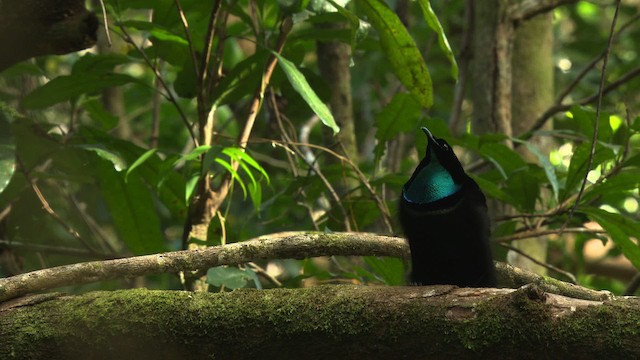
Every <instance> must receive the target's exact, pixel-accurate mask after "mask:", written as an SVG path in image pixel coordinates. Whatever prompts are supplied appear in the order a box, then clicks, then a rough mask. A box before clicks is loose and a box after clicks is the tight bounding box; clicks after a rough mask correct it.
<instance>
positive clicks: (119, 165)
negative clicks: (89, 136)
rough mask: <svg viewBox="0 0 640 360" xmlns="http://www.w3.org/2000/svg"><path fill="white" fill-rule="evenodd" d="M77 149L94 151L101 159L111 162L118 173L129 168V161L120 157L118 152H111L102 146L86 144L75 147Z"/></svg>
mask: <svg viewBox="0 0 640 360" xmlns="http://www.w3.org/2000/svg"><path fill="white" fill-rule="evenodd" d="M75 147H78V148H80V149H85V150H88V151H93V152H94V153H96V154H97V155H98V156H100V157H101V158H103V159H105V160H107V161H109V162H111V163H112V164H113V168H114V169H115V170H116V171H122V170H124V169H126V168H127V161H126V160H125V159H123V158H122V155H120V154H119V153H118V152H117V151H111V150H110V149H108V148H106V147H105V146H103V145H102V144H84V145H75Z"/></svg>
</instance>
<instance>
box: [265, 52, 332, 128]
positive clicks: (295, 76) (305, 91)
mask: <svg viewBox="0 0 640 360" xmlns="http://www.w3.org/2000/svg"><path fill="white" fill-rule="evenodd" d="M273 54H274V55H275V56H276V57H277V58H278V64H280V67H281V68H282V70H283V71H284V73H285V74H286V75H287V79H289V82H290V83H291V86H293V88H294V89H295V90H296V91H297V92H298V94H300V96H302V98H303V99H304V101H305V102H306V103H307V104H308V105H309V107H310V108H311V110H313V112H314V113H315V114H316V115H318V117H319V118H320V120H322V123H323V124H325V125H326V126H328V127H330V128H331V130H333V133H334V134H337V133H338V132H339V131H340V128H339V127H338V124H337V123H336V120H335V119H334V118H333V115H332V114H331V110H329V108H328V107H327V105H325V103H323V102H322V100H320V98H319V97H318V95H316V92H315V91H313V89H312V88H311V86H310V85H309V83H308V82H307V79H306V78H305V77H304V75H303V74H302V73H301V72H300V70H298V68H296V66H295V65H294V64H293V63H292V62H291V61H289V60H287V59H285V58H284V57H282V55H280V54H278V53H276V52H274V53H273Z"/></svg>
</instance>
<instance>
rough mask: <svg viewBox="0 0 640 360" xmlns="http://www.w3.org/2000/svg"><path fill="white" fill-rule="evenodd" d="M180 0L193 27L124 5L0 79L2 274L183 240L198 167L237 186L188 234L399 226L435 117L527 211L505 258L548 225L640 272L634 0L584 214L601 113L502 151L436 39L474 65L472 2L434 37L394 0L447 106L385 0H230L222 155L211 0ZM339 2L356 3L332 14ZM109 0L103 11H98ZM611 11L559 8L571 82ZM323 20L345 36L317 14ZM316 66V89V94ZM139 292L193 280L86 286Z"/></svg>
mask: <svg viewBox="0 0 640 360" xmlns="http://www.w3.org/2000/svg"><path fill="white" fill-rule="evenodd" d="M180 3H181V5H182V9H183V11H184V14H185V17H186V19H187V21H188V25H189V33H190V37H187V36H186V35H185V31H184V28H183V24H182V22H181V19H180V16H179V11H178V10H177V8H176V2H174V1H169V0H161V1H159V0H136V1H118V0H109V1H106V5H107V14H108V19H109V33H110V35H111V38H112V39H111V41H112V44H111V45H110V46H109V45H108V44H107V39H106V38H105V31H104V30H100V34H99V36H100V40H99V41H100V45H99V46H98V47H96V48H95V49H91V50H89V51H85V52H81V53H75V54H71V55H67V56H51V57H42V58H38V59H35V60H33V61H29V62H25V63H21V64H18V65H15V66H13V67H12V68H10V69H8V70H6V71H4V72H3V73H2V74H0V241H1V242H0V276H10V275H15V274H18V273H22V272H26V271H30V270H34V269H38V268H44V267H51V266H56V265H61V264H69V263H75V262H80V261H86V260H91V259H108V258H115V257H124V256H131V255H140V254H150V253H157V252H163V251H171V250H178V249H181V248H182V247H183V244H182V236H183V231H184V227H185V221H186V219H187V216H188V214H189V211H188V204H189V202H190V200H191V199H192V196H193V194H194V192H196V191H197V190H196V183H197V180H198V178H199V177H200V176H201V175H202V169H203V168H204V169H207V170H208V171H210V173H209V174H210V176H211V180H212V182H214V183H216V182H219V181H220V179H221V178H222V177H223V176H224V175H225V174H227V173H229V172H231V174H232V177H233V179H234V183H233V187H232V192H231V194H230V195H229V197H228V198H227V199H226V201H225V203H224V206H223V207H221V208H220V209H219V212H218V214H217V216H216V217H215V218H214V219H213V220H212V221H211V223H210V225H209V234H208V236H207V239H191V241H193V242H200V243H202V244H206V245H219V244H225V243H232V242H238V241H243V240H246V239H250V238H254V237H257V236H259V235H263V234H269V233H274V232H279V231H291V230H318V231H347V230H349V231H369V232H377V233H391V234H396V235H400V233H401V231H400V229H399V226H398V223H397V221H396V215H395V213H396V206H397V200H396V199H397V196H398V193H399V189H400V187H401V186H402V184H403V183H404V181H406V179H407V178H408V176H409V175H410V174H411V172H412V170H413V169H414V167H415V166H416V164H417V162H418V161H419V158H420V157H421V154H422V153H423V151H424V147H425V145H426V139H423V138H422V137H421V136H420V135H417V136H416V134H418V133H419V132H418V131H417V129H418V128H419V126H421V125H427V126H428V127H429V128H430V129H431V130H432V132H433V133H434V134H436V136H438V137H442V138H445V139H447V140H448V141H449V142H450V143H451V144H453V145H455V146H456V147H457V149H456V151H457V152H458V153H459V154H460V155H461V158H462V159H463V162H464V163H465V164H467V168H468V169H470V170H471V171H472V172H473V176H474V178H475V179H476V180H477V181H478V183H479V184H480V186H481V187H482V188H483V190H484V191H485V193H486V194H487V196H488V197H490V198H494V199H497V200H499V201H502V202H505V203H508V204H511V205H513V206H514V207H515V208H516V209H517V214H516V215H513V216H509V217H502V218H499V219H495V224H494V225H495V226H494V238H495V240H496V242H495V253H496V255H497V260H500V261H504V259H505V253H506V250H505V247H504V246H502V245H501V244H506V245H507V246H508V244H510V243H511V242H514V241H518V239H520V238H526V237H535V236H539V235H541V234H544V235H550V236H551V241H550V247H549V254H548V265H549V266H548V267H549V268H550V269H552V271H551V275H553V276H557V277H559V278H561V279H563V280H571V279H573V280H574V281H576V282H577V283H579V284H581V285H584V286H590V287H595V288H606V289H610V290H612V291H613V292H615V293H621V292H623V291H624V290H625V288H626V287H627V286H628V285H629V283H630V282H631V280H632V279H633V278H634V276H636V275H637V273H638V271H637V269H638V268H640V248H639V247H638V245H637V236H638V234H640V223H639V222H638V207H639V204H638V185H639V184H640V169H639V166H640V153H639V151H638V150H639V149H640V135H639V133H640V118H638V115H637V114H638V108H639V106H640V92H639V91H638V90H639V89H638V88H639V87H640V81H638V80H637V78H634V77H635V76H636V74H637V73H638V70H637V69H638V68H637V66H638V55H639V54H638V52H639V51H640V45H638V42H637V39H639V38H640V26H639V24H638V19H639V16H638V13H639V11H638V10H639V8H640V3H638V2H637V1H633V0H628V1H624V2H623V5H622V7H621V13H620V19H619V21H618V24H619V26H618V29H619V34H618V35H617V36H616V37H615V41H614V43H613V47H612V49H611V57H610V59H609V66H608V69H607V80H608V82H614V81H616V80H618V79H621V78H624V77H625V76H626V77H627V78H626V81H625V82H624V84H622V85H621V86H619V87H617V88H616V89H615V90H614V91H611V92H607V93H606V94H605V96H604V101H603V106H602V109H603V113H602V115H601V118H600V126H599V128H598V142H597V144H596V153H595V156H594V159H593V166H592V170H591V171H590V172H589V177H588V183H587V190H586V191H585V193H584V194H583V196H582V197H581V199H580V202H579V204H578V205H577V207H576V209H575V213H573V214H571V216H570V208H571V206H573V202H574V201H575V200H576V194H577V192H578V188H579V186H580V183H581V181H582V178H583V176H584V174H585V173H586V171H587V163H588V158H589V150H590V147H591V137H592V135H593V131H594V130H593V128H594V119H595V109H594V106H592V105H575V106H573V107H571V108H570V109H568V110H567V111H562V112H560V113H558V114H556V115H555V116H554V117H553V118H552V119H551V120H550V121H552V122H553V130H538V131H535V132H533V133H530V134H525V135H524V136H523V137H522V138H515V139H513V140H514V142H515V143H516V144H517V145H518V146H526V147H527V149H528V151H529V152H530V153H532V154H533V155H534V159H536V161H535V162H530V161H527V160H524V159H523V158H522V157H521V155H519V153H517V152H515V151H514V150H512V149H510V148H509V147H507V146H505V145H504V140H505V136H503V135H500V134H485V135H482V136H476V135H474V134H473V132H472V131H471V130H472V129H471V127H470V118H471V114H472V112H473V104H472V103H471V102H470V101H467V100H465V101H464V102H463V103H462V107H461V114H462V115H461V117H460V118H461V119H462V123H461V124H457V125H456V126H453V125H452V124H449V123H448V119H449V118H450V114H451V112H452V111H453V110H452V107H453V106H454V104H453V98H454V91H455V84H456V74H457V68H456V67H455V66H454V64H455V61H453V62H452V58H451V56H450V54H448V53H447V52H446V50H447V47H446V46H444V47H443V46H439V37H442V36H446V39H448V42H449V44H450V49H451V50H452V51H453V54H454V55H455V56H456V57H459V56H461V55H460V54H459V49H460V48H461V44H460V43H461V41H463V38H464V35H465V31H468V29H467V25H466V23H465V18H464V13H465V6H466V5H468V4H467V3H466V2H464V1H438V2H434V3H433V4H431V6H432V7H433V13H434V14H437V19H438V20H439V22H440V24H441V26H442V30H438V29H436V30H435V31H434V29H433V27H432V26H430V25H429V22H428V21H425V14H427V13H426V12H423V10H424V8H423V7H421V6H424V5H425V4H428V3H427V2H426V1H406V0H405V1H402V0H398V1H388V2H386V4H387V5H388V6H389V7H390V8H391V9H393V10H394V11H395V13H396V14H397V15H398V19H400V20H402V22H403V23H404V24H405V25H406V27H407V29H408V31H409V33H410V34H411V36H412V37H413V39H414V40H415V43H416V44H417V48H418V49H419V50H420V52H421V53H422V54H423V56H424V61H425V63H426V65H427V67H428V69H429V74H430V80H431V83H432V84H433V91H432V92H431V90H430V89H429V90H428V91H427V92H428V93H429V94H426V95H429V96H432V98H433V105H432V107H431V108H430V109H428V111H425V110H423V107H422V106H421V103H422V105H424V102H421V100H420V99H419V97H416V96H414V95H415V94H412V93H413V92H412V91H407V90H405V89H406V88H407V87H408V86H407V84H406V83H404V84H403V82H401V81H400V80H398V78H401V76H400V75H398V70H397V69H394V70H395V73H396V74H395V75H394V71H392V69H393V68H394V66H393V64H390V62H389V61H390V60H389V59H388V57H387V56H386V53H385V49H384V46H382V47H381V45H380V44H381V42H382V41H381V40H383V38H384V36H383V35H381V34H380V33H379V32H378V31H376V28H375V26H374V27H372V26H371V24H370V22H369V19H368V18H367V17H366V16H365V15H366V13H367V12H366V11H365V9H364V7H365V5H366V4H367V3H376V2H375V1H371V2H369V1H357V2H353V3H351V2H348V1H346V2H345V1H342V2H340V1H335V2H332V1H322V0H313V1H294V0H290V1H285V0H279V1H271V0H262V1H261V0H255V1H254V0H237V1H222V5H221V6H222V7H221V14H223V15H219V16H218V20H217V22H216V24H215V26H216V29H217V31H216V34H217V36H216V37H215V38H214V40H213V44H212V49H213V50H212V56H213V57H214V58H215V59H216V61H215V62H213V63H214V64H217V65H218V67H216V68H211V69H209V71H211V73H212V74H217V76H218V78H217V79H218V81H216V82H215V84H213V85H212V88H210V89H209V90H210V91H209V96H210V97H209V98H208V99H206V100H207V102H208V104H210V105H213V108H214V109H215V111H212V112H211V116H214V122H213V123H214V128H213V142H212V144H211V145H205V146H198V144H195V143H194V141H193V137H192V134H191V133H190V131H189V129H191V131H197V127H196V126H193V124H194V123H196V122H197V119H198V105H197V101H196V98H197V96H198V92H197V90H198V89H197V79H196V76H195V74H196V72H195V70H194V61H193V56H194V54H195V56H196V57H197V58H198V59H199V58H200V57H201V56H202V54H201V53H198V51H197V49H202V48H203V45H204V40H203V39H204V38H205V34H206V32H207V27H208V24H209V17H210V14H211V12H212V6H213V2H211V1H196V0H182V1H181V2H180ZM336 3H337V4H336ZM332 4H333V5H339V7H341V6H344V8H342V7H341V9H340V11H335V7H334V6H333V5H332ZM94 8H95V10H97V11H100V9H99V3H98V2H95V3H94ZM289 16H291V17H292V19H293V23H294V26H293V29H292V31H291V33H290V35H289V37H288V39H287V41H286V43H285V45H284V48H283V51H282V54H281V56H282V57H283V58H285V59H287V60H288V61H290V62H291V64H293V65H294V70H291V69H289V70H287V69H285V68H283V67H282V66H278V67H276V69H275V72H274V75H273V77H272V78H271V81H270V85H269V87H268V89H267V90H266V92H265V96H264V98H263V99H262V109H261V111H260V113H259V114H258V117H257V119H256V123H255V125H254V127H253V130H252V135H251V138H250V140H249V143H248V145H247V152H246V153H244V152H242V151H239V150H238V149H239V148H238V144H237V140H236V139H237V138H238V137H239V134H240V131H241V130H242V128H243V126H244V125H243V124H244V122H245V121H246V118H247V112H248V106H249V103H250V101H251V99H252V98H253V96H254V94H255V93H256V91H257V89H259V87H260V84H261V81H262V76H263V72H264V66H265V64H266V62H267V59H268V58H269V56H271V54H272V53H271V51H272V50H273V49H274V47H275V43H276V39H277V38H278V34H279V28H280V25H281V23H282V20H283V19H284V18H285V17H289ZM612 16H613V6H611V5H610V4H608V3H607V4H600V3H592V2H586V1H579V2H577V3H575V4H572V5H566V6H562V7H559V8H557V9H555V10H554V22H553V27H554V29H553V30H554V36H555V45H554V47H555V50H554V59H553V63H554V65H555V68H554V70H555V85H554V86H555V88H556V92H557V93H558V94H560V93H561V92H562V91H563V90H564V89H566V88H567V87H568V86H570V85H571V84H572V82H574V81H575V80H576V79H577V77H578V75H579V74H580V72H581V71H582V70H583V69H585V68H586V67H587V66H588V64H589V63H591V62H592V61H593V60H594V59H596V58H597V57H598V56H600V55H601V53H602V52H603V50H604V48H605V44H606V42H607V38H608V36H609V29H610V26H611V19H612ZM327 23H329V24H332V23H344V24H348V26H342V27H332V26H322V24H327ZM431 24H432V25H433V19H431ZM331 40H339V41H340V42H343V43H345V44H348V45H349V47H350V48H351V51H352V58H351V67H350V68H349V69H350V72H351V87H352V89H351V94H352V97H353V119H355V121H354V125H355V127H354V128H353V130H352V131H353V134H354V137H355V139H356V149H357V152H356V153H355V154H354V153H350V154H349V153H348V152H347V153H345V152H344V151H341V150H340V148H339V146H336V140H335V139H336V138H334V137H333V136H331V133H332V131H331V130H330V128H329V126H324V125H323V124H322V122H321V121H319V120H318V116H316V114H315V113H314V111H313V110H312V107H311V106H312V105H313V104H312V102H313V101H312V100H309V99H308V98H306V97H305V96H309V94H313V95H317V96H318V97H319V99H320V100H321V102H322V103H328V102H329V98H330V96H331V90H330V86H329V85H330V84H327V82H326V78H323V76H321V75H320V72H319V69H318V65H319V64H318V60H317V59H318V54H317V51H316V50H317V48H318V46H317V44H318V42H319V41H321V42H322V41H331ZM192 48H193V49H196V50H192ZM443 50H445V51H443ZM600 66H601V63H599V64H598V65H597V66H594V67H591V68H590V70H589V71H588V72H587V73H586V75H585V76H584V77H583V78H582V79H581V80H580V81H579V82H578V83H577V86H575V88H574V89H573V91H571V92H570V93H569V94H568V95H567V97H566V101H565V102H566V103H574V102H575V103H578V102H580V100H581V99H585V98H588V97H591V96H593V95H594V94H596V93H597V91H598V83H599V78H600V71H599V70H600V69H601V67H600ZM292 71H293V72H292ZM296 76H298V77H296ZM300 76H302V78H303V79H305V81H304V82H306V83H308V85H309V88H304V87H303V88H302V89H301V88H300V86H302V85H304V84H302V85H301V83H300V81H301V80H300V79H301V78H300ZM514 81H516V82H517V81H518V79H514ZM403 85H404V86H403ZM471 86H476V87H482V86H483V85H482V84H471ZM423 95H425V94H423ZM207 111H209V110H207ZM316 113H317V111H316ZM328 125H330V126H333V125H332V124H331V123H330V122H329V123H328ZM342 131H345V129H344V128H343V129H342ZM347 131H351V130H347ZM531 136H533V137H548V138H551V139H552V140H553V147H552V150H551V152H550V153H548V154H547V153H546V152H544V151H541V150H539V149H537V148H536V147H535V146H534V145H532V144H531V143H529V142H528V139H530V137H531ZM234 161H236V162H239V163H240V164H241V166H240V167H239V168H238V170H237V171H236V170H234V169H233V168H232V167H231V166H230V164H231V163H232V162H234ZM203 163H204V165H202V164H203ZM487 164H489V165H490V166H485V165H487ZM476 170H480V171H476ZM554 269H555V270H554ZM404 272H405V264H403V263H402V261H401V260H399V259H389V258H375V257H366V258H362V259H360V258H357V259H356V258H341V257H328V258H320V259H307V260H275V261H265V262H262V263H256V264H247V265H245V266H241V267H233V268H229V267H227V268H214V269H210V270H209V271H208V273H207V279H208V282H209V284H211V285H212V288H213V289H214V290H220V289H233V288H238V287H258V288H262V287H274V286H290V287H297V286H306V285H308V284H311V283H318V282H323V283H324V282H349V283H384V284H390V285H398V284H402V283H404V281H405V278H404ZM141 285H144V286H148V287H155V288H181V284H180V280H179V278H178V277H177V276H175V275H170V274H166V275H159V276H154V277H150V278H145V279H135V280H127V281H126V282H124V281H123V282H120V281H114V282H111V283H100V284H93V285H89V286H84V287H82V289H85V290H86V289H87V288H91V289H94V288H100V289H105V288H112V287H123V286H141ZM76 290H80V289H76Z"/></svg>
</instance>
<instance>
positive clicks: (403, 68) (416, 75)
mask: <svg viewBox="0 0 640 360" xmlns="http://www.w3.org/2000/svg"><path fill="white" fill-rule="evenodd" d="M358 4H359V5H360V6H359V9H362V10H363V11H364V13H365V14H366V15H367V17H368V19H369V21H370V22H371V25H373V27H374V28H375V29H376V31H377V32H378V35H379V37H380V45H381V47H382V51H383V52H384V54H385V56H386V57H387V60H388V61H389V63H390V64H391V68H392V69H393V72H394V73H395V74H396V76H397V77H398V79H399V80H400V82H401V83H402V84H403V85H404V86H405V87H406V88H407V89H409V91H410V92H411V93H412V94H413V95H415V96H416V97H417V99H418V101H419V102H420V104H421V105H422V106H424V107H425V108H430V107H431V105H432V104H433V86H432V84H431V76H430V75H429V70H428V69H427V65H426V64H425V62H424V58H423V57H422V54H421V53H420V50H418V47H417V46H416V43H415V41H413V39H412V38H411V35H409V33H408V32H407V29H406V28H405V27H404V25H403V24H402V21H400V19H399V18H398V16H397V15H396V13H395V12H394V11H393V10H391V9H389V7H388V6H387V5H386V4H385V3H384V2H382V1H381V0H359V1H358Z"/></svg>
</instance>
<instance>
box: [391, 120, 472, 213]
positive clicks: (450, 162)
mask: <svg viewBox="0 0 640 360" xmlns="http://www.w3.org/2000/svg"><path fill="white" fill-rule="evenodd" d="M422 131H423V132H424V133H425V135H427V139H428V143H427V150H426V154H425V157H424V158H423V159H422V161H420V164H418V167H417V168H416V170H415V171H414V172H413V175H412V176H411V178H410V179H409V181H407V183H406V184H405V185H404V187H403V188H402V196H403V197H404V199H405V200H407V201H408V202H410V203H416V204H429V203H433V202H435V201H438V200H441V199H444V198H447V197H449V196H452V195H454V194H456V193H458V192H459V191H460V190H461V189H462V183H463V181H464V178H465V177H466V174H465V173H464V169H463V168H462V164H460V161H459V160H458V157H457V156H456V154H455V153H454V152H453V149H452V148H451V146H450V145H449V144H448V143H447V142H446V141H445V140H443V139H438V138H436V137H435V136H433V134H432V133H431V131H429V129H427V128H426V127H423V128H422Z"/></svg>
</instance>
